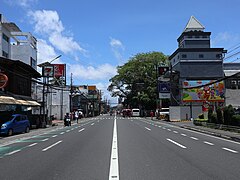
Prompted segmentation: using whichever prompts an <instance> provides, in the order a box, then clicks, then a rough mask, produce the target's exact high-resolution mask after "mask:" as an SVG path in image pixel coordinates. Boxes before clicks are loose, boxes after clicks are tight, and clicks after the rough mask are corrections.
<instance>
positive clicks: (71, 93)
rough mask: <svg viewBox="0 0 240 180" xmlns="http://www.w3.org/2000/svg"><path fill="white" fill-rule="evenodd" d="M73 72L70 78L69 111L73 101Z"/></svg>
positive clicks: (71, 109)
mask: <svg viewBox="0 0 240 180" xmlns="http://www.w3.org/2000/svg"><path fill="white" fill-rule="evenodd" d="M72 76H73V73H71V79H70V113H72V111H73V102H72V95H73V78H72Z"/></svg>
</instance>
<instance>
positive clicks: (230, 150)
mask: <svg viewBox="0 0 240 180" xmlns="http://www.w3.org/2000/svg"><path fill="white" fill-rule="evenodd" d="M222 149H224V150H226V151H229V152H232V153H238V152H237V151H235V150H232V149H229V148H225V147H224V148H222Z"/></svg>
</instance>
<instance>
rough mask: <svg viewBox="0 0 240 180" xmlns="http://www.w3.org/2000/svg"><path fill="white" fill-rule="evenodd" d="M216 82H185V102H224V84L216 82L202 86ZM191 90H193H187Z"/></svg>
mask: <svg viewBox="0 0 240 180" xmlns="http://www.w3.org/2000/svg"><path fill="white" fill-rule="evenodd" d="M212 82H215V80H199V81H184V82H183V88H184V89H183V99H182V100H183V102H205V101H211V102H224V82H223V81H220V82H216V83H214V84H211V85H207V86H203V87H199V88H191V87H196V86H201V85H205V84H209V83H212ZM187 88H191V89H187Z"/></svg>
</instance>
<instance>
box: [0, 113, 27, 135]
mask: <svg viewBox="0 0 240 180" xmlns="http://www.w3.org/2000/svg"><path fill="white" fill-rule="evenodd" d="M29 130H30V122H29V120H28V117H27V116H26V115H22V114H13V115H12V116H11V117H10V120H7V121H5V122H4V123H3V124H2V126H1V129H0V134H3V135H7V136H11V135H13V134H14V133H22V132H26V133H28V132H29Z"/></svg>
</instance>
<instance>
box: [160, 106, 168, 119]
mask: <svg viewBox="0 0 240 180" xmlns="http://www.w3.org/2000/svg"><path fill="white" fill-rule="evenodd" d="M159 113H160V114H159V119H160V120H166V121H169V108H161V109H160V110H159Z"/></svg>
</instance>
